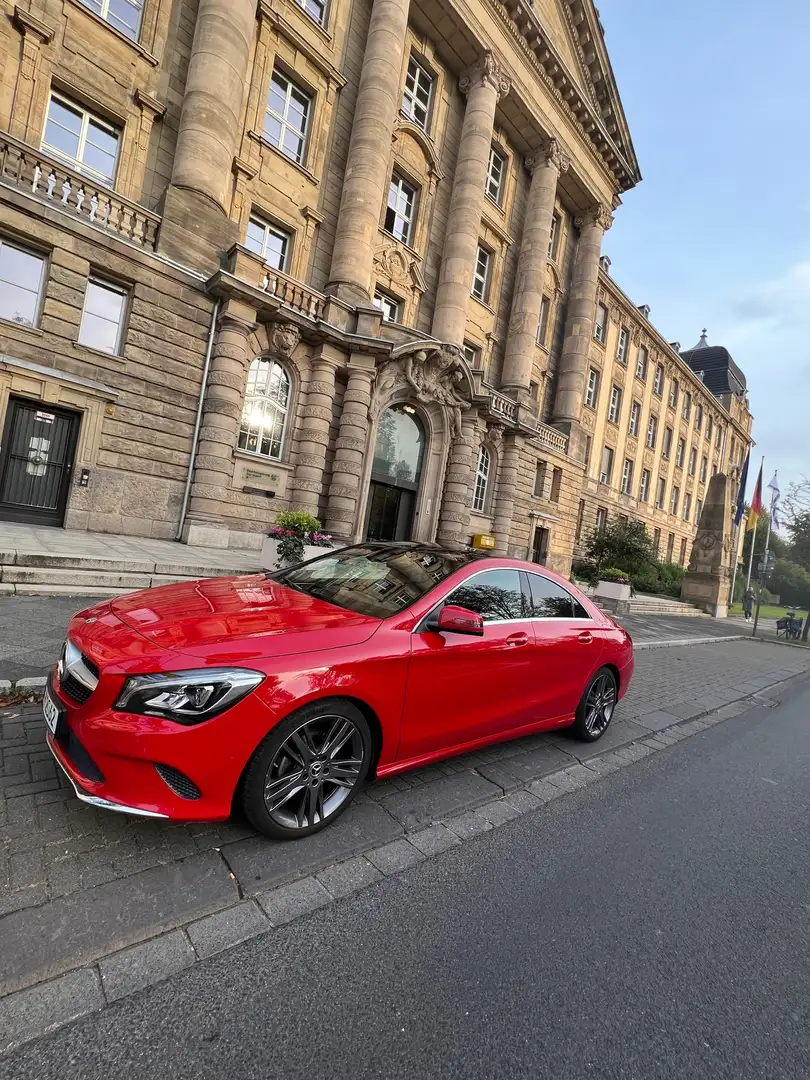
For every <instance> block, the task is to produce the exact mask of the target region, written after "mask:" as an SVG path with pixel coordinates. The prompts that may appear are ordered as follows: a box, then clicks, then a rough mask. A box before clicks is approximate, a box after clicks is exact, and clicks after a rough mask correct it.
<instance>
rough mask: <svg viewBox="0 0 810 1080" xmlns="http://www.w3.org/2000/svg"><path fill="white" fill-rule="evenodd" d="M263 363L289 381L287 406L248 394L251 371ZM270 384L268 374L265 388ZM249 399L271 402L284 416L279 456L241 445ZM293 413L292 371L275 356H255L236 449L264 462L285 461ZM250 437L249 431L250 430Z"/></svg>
mask: <svg viewBox="0 0 810 1080" xmlns="http://www.w3.org/2000/svg"><path fill="white" fill-rule="evenodd" d="M263 363H266V364H268V365H269V371H270V372H272V370H273V368H274V367H277V368H278V369H279V370H280V371H281V372H282V373H283V374H284V377H285V378H286V380H287V401H286V404H285V405H283V406H281V405H279V404H278V402H277V401H274V400H273V399H272V398H271V397H270V396H269V395H268V394H253V395H250V394H249V392H248V389H247V386H248V385H249V382H250V372H251V369H252V368H253V365H254V364H263ZM268 382H269V374H268V377H267V378H266V379H265V386H267V384H268ZM249 398H250V399H256V398H261V400H262V401H269V402H270V403H271V404H272V405H273V406H274V407H275V408H276V409H277V410H278V411H279V412H280V413H281V414H282V417H283V419H282V422H281V431H280V434H279V437H278V455H275V454H263V453H262V452H261V450H249V449H248V448H247V447H243V446H240V445H239V443H240V442H241V439H242V435H243V424H244V418H245V413H246V411H247V407H248V400H249ZM292 412H293V378H292V375H291V373H290V369H289V368H288V367H287V366H286V365H285V364H283V363H281V361H280V360H277V359H276V358H275V357H273V356H255V357H254V358H253V359H252V360H251V362H250V364H249V366H248V384H246V388H245V393H244V398H243V404H242V416H241V417H240V419H239V429H238V431H237V436H236V449H237V450H238V452H239V453H240V454H250V456H251V457H255V458H260V459H261V460H262V461H283V460H284V451H285V449H286V446H287V440H288V435H289V432H290V423H291V420H290V417H291V414H292ZM248 435H249V429H248ZM261 441H262V440H261V439H260V445H261Z"/></svg>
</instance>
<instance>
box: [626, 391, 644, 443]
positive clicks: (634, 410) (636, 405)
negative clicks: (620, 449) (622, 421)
mask: <svg viewBox="0 0 810 1080" xmlns="http://www.w3.org/2000/svg"><path fill="white" fill-rule="evenodd" d="M641 413H642V405H641V402H640V401H639V400H638V399H637V398H633V400H632V402H631V404H630V417H629V419H628V422H627V432H628V434H629V435H632V436H633V438H634V439H637V438H638V435H639V432H640V431H641Z"/></svg>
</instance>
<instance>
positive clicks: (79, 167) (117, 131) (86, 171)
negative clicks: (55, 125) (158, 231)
mask: <svg viewBox="0 0 810 1080" xmlns="http://www.w3.org/2000/svg"><path fill="white" fill-rule="evenodd" d="M53 101H56V102H57V104H59V105H61V106H62V108H63V109H67V110H69V111H71V112H75V113H79V114H80V116H81V130H80V132H79V145H78V149H77V156H76V157H75V158H74V157H71V156H70V155H69V154H66V153H65V152H64V151H63V150H60V149H59V148H58V147H56V146H52V145H51V144H50V143H49V142H46V139H45V136H46V133H47V130H48V123H49V120H50V113H51V102H53ZM91 121H92V122H93V123H94V124H96V126H97V127H99V128H101V129H102V130H104V131H106V132H107V134H108V135H114V136H115V140H116V143H115V161H114V163H113V171H112V176H110V177H106V176H103V175H102V174H101V173H100V172H98V170H96V169H94V168H92V167H91V166H89V165H85V164H84V162H83V161H82V157H81V155H82V154H83V153H84V150H85V148H86V146H87V132H88V129H89V127H90V123H91ZM54 122H55V121H54ZM123 138H124V127H123V125H118V124H115V123H113V122H112V121H111V120H105V119H104V117H102V116H100V115H99V114H98V113H95V112H93V110H92V109H90V108H88V107H87V106H86V105H83V104H82V103H81V102H80V101H77V100H76V99H75V98H71V97H70V96H69V95H68V94H65V93H63V92H62V91H61V90H57V89H56V88H55V87H53V86H51V88H50V91H49V93H48V106H47V108H46V110H45V123H44V124H43V127H42V139H41V140H40V146H41V148H42V149H43V150H44V151H46V152H47V153H48V154H50V155H51V156H52V157H55V158H57V159H58V160H59V161H62V162H65V163H66V164H67V165H69V167H70V168H71V169H73V170H74V171H75V172H77V173H79V174H80V175H81V176H83V177H85V178H86V179H87V180H90V181H92V182H94V183H96V184H99V185H100V186H102V187H107V188H110V189H114V188H115V182H116V180H117V178H118V169H119V167H120V164H121V143H122V142H123Z"/></svg>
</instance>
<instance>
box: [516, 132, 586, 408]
mask: <svg viewBox="0 0 810 1080" xmlns="http://www.w3.org/2000/svg"><path fill="white" fill-rule="evenodd" d="M569 164H570V160H569V158H568V156H567V155H566V154H564V153H563V152H562V150H561V149H560V145H559V143H558V142H557V140H556V139H549V140H548V142H547V143H546V145H545V146H543V147H542V148H541V149H540V150H537V151H536V152H535V153H534V154H532V155H531V156H530V157H528V158H526V168H527V169H528V170H529V171H530V172H531V174H532V182H531V187H530V188H529V199H528V202H527V205H526V216H525V218H524V221H523V238H522V240H521V242H520V255H519V257H518V266H517V277H516V280H515V291H514V299H513V301H512V316H511V318H510V320H509V332H508V336H507V338H506V354H505V356H504V362H503V377H502V380H501V385H502V386H503V388H504V389H505V390H528V389H529V383H530V382H531V377H532V368H533V366H534V355H535V345H536V343H537V326H538V322H539V320H540V306H541V304H542V302H543V285H544V283H545V276H546V262H547V260H548V245H549V240H550V238H551V222H552V219H553V217H554V201H555V199H556V197H557V180H558V179H559V176H560V173H561V172H565V171H566V170H567V169H568V166H569Z"/></svg>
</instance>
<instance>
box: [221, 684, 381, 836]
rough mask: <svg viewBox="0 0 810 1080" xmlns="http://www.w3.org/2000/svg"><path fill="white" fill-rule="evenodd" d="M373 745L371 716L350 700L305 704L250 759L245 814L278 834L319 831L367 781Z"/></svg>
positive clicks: (254, 823) (244, 790) (266, 830)
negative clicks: (369, 720) (369, 721)
mask: <svg viewBox="0 0 810 1080" xmlns="http://www.w3.org/2000/svg"><path fill="white" fill-rule="evenodd" d="M330 744H332V746H333V749H331V750H330ZM373 750H374V742H373V739H372V737H371V730H370V728H369V726H368V721H367V720H366V718H365V716H363V714H362V712H361V711H360V710H359V709H358V708H357V706H356V705H354V704H352V702H351V701H346V700H345V699H343V698H331V699H329V700H325V701H316V702H313V703H312V704H310V705H305V706H304V707H303V708H302V709H299V710H298V711H297V712H294V713H292V715H290V716H288V717H287V718H286V719H285V720H282V721H281V723H280V724H278V726H277V727H274V728H273V730H272V731H271V732H270V733H269V734H268V735H267V736H266V738H265V739H263V740H262V742H261V743H260V744H259V745H258V747H257V748H256V750H255V751H254V754H253V757H252V758H251V759H250V761H249V762H248V765H247V769H246V770H245V774H244V779H243V782H242V790H241V801H242V809H243V810H244V812H245V816H246V817H247V819H248V821H249V822H250V824H251V825H252V826H253V828H254V829H256V831H257V832H260V833H263V834H264V835H265V836H269V837H272V839H274V840H297V839H299V838H300V837H302V836H310V835H311V834H312V833H316V832H320V830H321V829H323V828H325V827H326V826H327V825H329V824H331V822H333V821H334V820H335V819H336V818H338V817H339V816H340V815H341V814H342V813H343V811H344V810H345V809H346V808H347V807H348V806H349V804H350V803H351V801H352V799H353V798H354V797H355V795H356V794H357V792H358V791H359V790H360V788H361V787H362V786H363V783H364V781H365V779H366V776H367V775H368V771H369V767H370V765H371V759H372V754H373Z"/></svg>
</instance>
